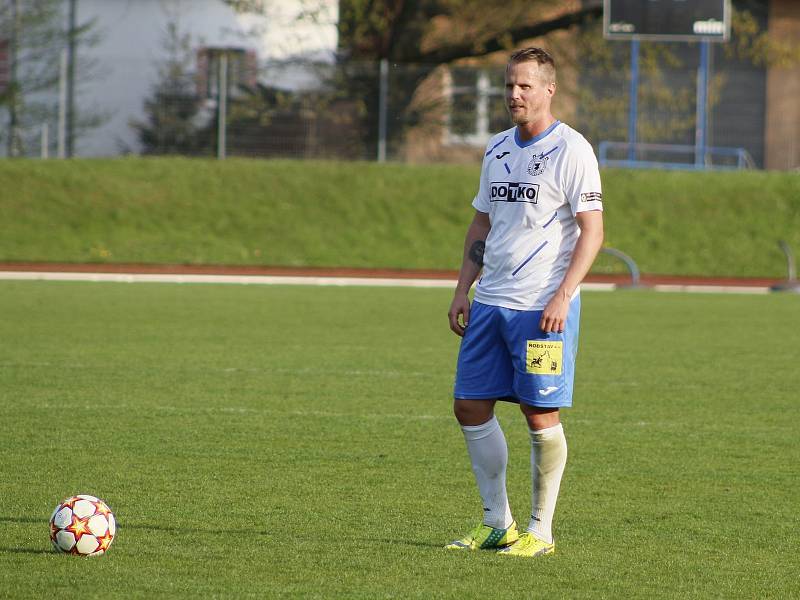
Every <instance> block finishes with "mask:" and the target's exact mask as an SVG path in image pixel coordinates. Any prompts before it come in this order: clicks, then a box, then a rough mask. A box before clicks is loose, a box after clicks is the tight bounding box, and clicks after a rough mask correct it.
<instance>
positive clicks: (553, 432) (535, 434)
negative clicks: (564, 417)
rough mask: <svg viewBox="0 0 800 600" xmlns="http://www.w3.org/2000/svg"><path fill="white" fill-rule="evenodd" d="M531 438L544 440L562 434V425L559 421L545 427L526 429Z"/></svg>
mask: <svg viewBox="0 0 800 600" xmlns="http://www.w3.org/2000/svg"><path fill="white" fill-rule="evenodd" d="M528 432H529V433H530V435H531V439H532V440H538V441H545V440H552V439H553V438H555V437H559V436H562V435H564V427H563V425H561V423H559V424H557V425H553V426H552V427H547V428H546V429H536V430H533V429H528Z"/></svg>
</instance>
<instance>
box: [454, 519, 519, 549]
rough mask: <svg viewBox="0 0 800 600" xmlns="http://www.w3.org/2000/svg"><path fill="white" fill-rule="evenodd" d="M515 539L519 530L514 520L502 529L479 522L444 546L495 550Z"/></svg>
mask: <svg viewBox="0 0 800 600" xmlns="http://www.w3.org/2000/svg"><path fill="white" fill-rule="evenodd" d="M517 539H519V530H518V529H517V522H516V521H514V522H512V523H511V525H509V526H508V527H506V528H504V529H503V528H498V529H495V528H494V527H489V526H488V525H484V524H483V523H481V524H480V525H478V526H477V527H475V529H473V530H472V531H470V532H469V533H468V534H467V535H466V536H464V537H463V538H461V539H460V540H456V541H454V542H450V543H449V544H447V545H446V546H445V548H447V549H448V550H493V549H494V550H496V549H497V548H505V547H506V546H508V545H509V544H513V543H514V542H516V541H517Z"/></svg>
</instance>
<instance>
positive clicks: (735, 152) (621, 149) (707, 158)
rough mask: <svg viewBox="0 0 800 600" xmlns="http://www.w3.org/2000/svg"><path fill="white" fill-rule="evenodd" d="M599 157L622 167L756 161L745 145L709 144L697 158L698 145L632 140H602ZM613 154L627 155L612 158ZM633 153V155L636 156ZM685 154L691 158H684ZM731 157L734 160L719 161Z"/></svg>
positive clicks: (714, 166)
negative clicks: (667, 158) (742, 146)
mask: <svg viewBox="0 0 800 600" xmlns="http://www.w3.org/2000/svg"><path fill="white" fill-rule="evenodd" d="M598 150H599V152H598V160H599V162H600V166H601V167H622V168H626V169H689V170H722V169H753V168H755V162H754V161H753V158H752V157H751V156H750V154H749V153H748V152H747V150H745V149H744V148H725V147H721V146H706V147H705V148H703V149H702V152H700V156H701V158H702V160H696V157H697V156H698V148H697V147H696V146H690V145H681V144H630V143H628V142H609V141H603V142H600V147H599V148H598ZM609 154H612V155H613V154H616V155H618V156H626V157H627V158H609ZM653 154H656V155H661V157H659V159H656V160H650V159H647V158H646V157H647V155H653ZM663 155H674V156H675V157H676V159H678V160H674V161H673V160H666V159H665V158H664V157H663ZM632 157H633V158H632ZM682 158H686V159H690V160H680V159H682ZM719 158H727V159H731V160H730V162H716V161H715V159H719Z"/></svg>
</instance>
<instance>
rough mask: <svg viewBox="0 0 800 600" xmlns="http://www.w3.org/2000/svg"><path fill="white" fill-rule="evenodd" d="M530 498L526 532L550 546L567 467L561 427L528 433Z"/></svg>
mask: <svg viewBox="0 0 800 600" xmlns="http://www.w3.org/2000/svg"><path fill="white" fill-rule="evenodd" d="M530 434H531V476H532V477H531V478H532V480H533V482H532V483H533V495H532V496H533V497H532V501H531V522H530V524H529V525H528V531H529V532H530V533H532V534H534V535H535V536H536V537H538V538H540V539H542V540H544V541H545V542H549V543H552V542H553V513H554V512H555V510H556V500H558V488H559V487H560V486H561V476H562V475H563V474H564V467H565V466H566V464H567V439H566V438H565V437H564V428H563V427H562V426H561V423H559V424H558V425H555V426H554V427H548V428H547V429H540V430H538V431H533V430H530Z"/></svg>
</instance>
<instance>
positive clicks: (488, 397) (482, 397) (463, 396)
mask: <svg viewBox="0 0 800 600" xmlns="http://www.w3.org/2000/svg"><path fill="white" fill-rule="evenodd" d="M509 396H514V394H512V393H511V392H496V393H487V394H484V393H479V394H461V393H459V392H453V398H454V399H455V400H501V399H503V398H508V397H509Z"/></svg>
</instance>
